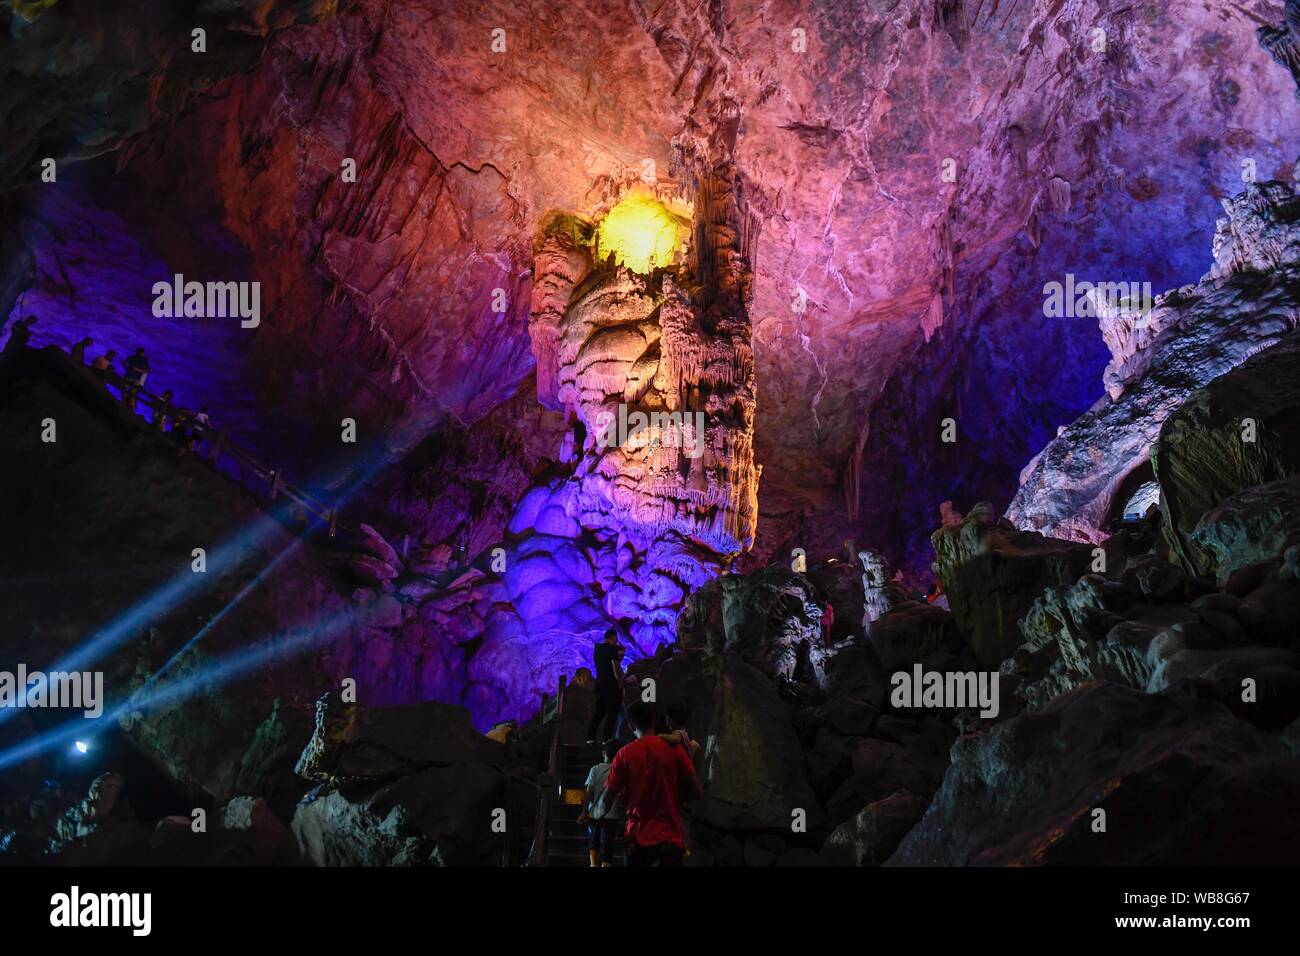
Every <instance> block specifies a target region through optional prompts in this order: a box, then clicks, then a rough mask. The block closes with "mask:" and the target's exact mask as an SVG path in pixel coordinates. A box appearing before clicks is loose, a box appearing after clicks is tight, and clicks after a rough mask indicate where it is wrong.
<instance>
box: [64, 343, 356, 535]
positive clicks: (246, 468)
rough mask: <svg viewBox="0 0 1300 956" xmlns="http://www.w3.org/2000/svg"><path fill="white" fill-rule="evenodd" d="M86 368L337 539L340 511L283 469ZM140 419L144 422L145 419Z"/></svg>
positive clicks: (125, 383) (107, 372)
mask: <svg viewBox="0 0 1300 956" xmlns="http://www.w3.org/2000/svg"><path fill="white" fill-rule="evenodd" d="M83 368H84V369H85V370H86V371H87V372H88V373H89V374H91V375H94V376H96V377H97V378H98V379H99V380H100V382H101V383H102V384H103V385H105V386H108V385H113V386H115V387H116V388H117V389H118V391H119V392H121V399H120V400H121V401H122V403H123V404H126V405H128V406H129V407H130V408H131V410H132V411H134V410H135V406H136V405H137V404H138V405H143V406H144V407H145V408H148V409H150V410H151V411H152V412H153V420H154V421H155V422H156V421H158V418H159V416H160V415H162V416H166V417H167V418H168V419H169V421H170V423H171V426H172V429H173V434H174V433H175V429H176V426H177V425H178V424H180V423H184V427H185V428H186V429H187V430H188V431H189V432H190V434H191V435H192V436H193V437H192V439H190V440H194V441H199V442H201V441H203V440H204V439H207V440H208V441H209V442H210V447H209V448H208V450H207V451H206V452H203V453H201V456H202V457H204V458H206V459H207V460H208V461H210V462H212V464H213V465H214V466H216V465H219V464H220V462H221V460H222V459H223V458H225V459H229V460H231V461H233V462H234V463H235V464H236V465H237V467H238V470H239V476H240V483H241V484H245V486H247V484H248V482H247V477H248V476H250V475H251V476H252V477H254V478H256V479H257V480H258V481H259V482H261V483H262V484H264V485H265V486H266V494H267V496H268V497H269V498H270V500H271V501H275V500H277V499H278V498H279V497H280V496H281V495H284V496H285V497H286V498H288V499H290V500H291V501H293V503H294V504H296V505H297V506H298V507H299V508H301V509H302V510H303V512H305V513H306V514H307V515H310V516H312V517H315V518H317V519H319V520H320V521H321V522H322V523H324V524H327V525H329V536H330V537H331V538H334V537H336V536H337V535H338V532H339V528H340V524H339V512H338V508H336V507H331V506H330V505H329V504H327V503H326V502H324V501H322V500H321V499H319V498H317V497H316V496H315V495H313V494H311V493H310V492H309V491H306V490H305V489H303V488H300V487H298V486H297V485H295V484H292V483H291V482H288V481H286V480H285V478H284V470H283V469H281V468H272V467H270V466H269V465H266V464H264V463H262V462H261V461H259V460H258V459H257V458H255V457H254V456H253V454H252V453H251V452H249V451H247V450H246V449H244V448H241V447H240V446H239V445H237V444H235V443H234V442H233V441H231V439H230V436H229V434H228V433H227V432H225V431H218V430H216V429H214V428H212V427H211V426H210V425H205V424H203V423H202V422H200V421H198V420H196V419H195V418H194V417H193V412H192V411H191V410H190V409H187V408H184V407H182V406H180V405H176V404H174V403H172V402H167V401H164V400H163V399H162V398H161V397H160V396H158V395H155V394H153V393H152V392H149V391H147V390H146V389H145V388H144V387H143V386H141V385H137V384H135V383H134V382H132V381H131V380H130V379H128V378H125V377H124V376H122V375H118V374H117V373H116V372H114V371H113V370H112V369H95V368H91V367H89V366H83ZM140 417H141V418H143V416H140ZM252 490H254V491H256V490H258V489H256V488H254V489H252ZM346 530H347V531H349V532H350V533H352V534H353V535H356V534H358V533H359V532H358V531H356V530H355V529H352V528H347V529H346Z"/></svg>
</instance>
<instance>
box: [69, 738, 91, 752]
mask: <svg viewBox="0 0 1300 956" xmlns="http://www.w3.org/2000/svg"><path fill="white" fill-rule="evenodd" d="M72 749H73V750H75V751H76V752H77V753H79V754H84V753H89V752H90V744H88V743H86V742H85V741H84V740H78V741H77V742H76V743H74V744H73V745H72Z"/></svg>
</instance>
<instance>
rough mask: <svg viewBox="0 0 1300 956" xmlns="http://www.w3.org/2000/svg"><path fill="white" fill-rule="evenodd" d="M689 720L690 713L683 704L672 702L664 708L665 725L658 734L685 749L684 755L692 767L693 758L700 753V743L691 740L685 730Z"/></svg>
mask: <svg viewBox="0 0 1300 956" xmlns="http://www.w3.org/2000/svg"><path fill="white" fill-rule="evenodd" d="M690 719H691V712H690V710H689V709H688V708H687V707H686V705H685V704H682V703H680V702H676V701H674V702H673V703H670V704H668V705H667V706H665V707H664V723H665V724H666V725H667V726H666V727H665V728H664V730H663V731H662V732H661V733H660V734H659V736H660V737H661V738H663V739H664V740H666V741H667V742H668V743H670V744H673V745H674V746H681V747H685V748H686V754H687V756H689V757H690V758H691V764H692V766H694V763H695V757H696V756H697V755H698V754H699V752H700V742H699V741H698V740H692V739H691V735H690V734H689V733H688V732H687V730H686V722H687V721H688V720H690Z"/></svg>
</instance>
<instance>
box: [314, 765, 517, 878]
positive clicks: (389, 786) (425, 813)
mask: <svg viewBox="0 0 1300 956" xmlns="http://www.w3.org/2000/svg"><path fill="white" fill-rule="evenodd" d="M504 780H505V778H504V777H503V775H502V774H501V773H500V772H498V771H496V770H494V769H492V768H490V767H487V766H484V765H481V764H473V765H462V766H451V767H435V768H432V769H429V770H423V771H421V772H419V773H413V774H409V775H407V776H403V777H400V778H398V779H397V780H393V781H390V782H387V783H378V782H375V781H365V782H362V783H352V784H344V785H342V786H340V787H339V788H338V789H335V790H330V791H322V792H320V793H315V794H311V795H309V796H308V798H307V799H305V800H304V801H303V802H302V803H301V804H300V805H299V806H298V810H297V812H296V813H294V816H293V825H292V831H293V835H294V837H295V839H296V840H297V842H298V847H299V850H300V852H301V853H302V857H303V859H304V860H305V861H306V862H307V863H309V864H311V865H314V866H493V865H500V863H501V861H502V859H503V854H504V852H505V844H504V840H505V834H500V833H494V832H493V828H492V827H493V819H494V810H496V809H497V808H503V807H505V803H504V800H505V793H504V789H503V781H504ZM510 823H511V821H507V825H509V824H510Z"/></svg>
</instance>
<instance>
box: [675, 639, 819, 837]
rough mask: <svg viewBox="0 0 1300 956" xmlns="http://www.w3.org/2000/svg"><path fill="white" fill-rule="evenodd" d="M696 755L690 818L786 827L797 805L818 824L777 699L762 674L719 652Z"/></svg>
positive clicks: (740, 826)
mask: <svg viewBox="0 0 1300 956" xmlns="http://www.w3.org/2000/svg"><path fill="white" fill-rule="evenodd" d="M713 713H714V717H713V724H712V726H711V727H710V729H709V733H708V736H707V737H706V738H704V739H706V741H707V743H706V745H705V748H704V754H703V757H702V761H701V782H702V783H703V784H704V797H703V799H702V800H700V801H699V802H698V803H697V804H696V805H695V806H694V807H693V809H692V816H693V819H695V820H699V821H700V822H702V823H705V824H707V825H710V826H714V827H721V828H726V829H735V830H747V829H780V830H788V829H789V827H790V823H791V821H792V820H793V819H794V816H793V814H794V811H796V810H803V811H804V812H805V813H806V816H807V825H808V829H809V830H815V829H817V828H818V827H819V826H822V825H824V824H825V814H824V812H823V810H822V807H821V804H820V802H819V801H818V799H817V796H816V794H815V793H814V792H813V789H812V786H811V785H810V784H809V782H808V777H807V774H806V771H805V770H804V761H803V752H802V750H801V748H800V747H799V739H798V737H797V736H796V735H795V732H794V728H793V727H792V726H791V724H790V718H789V716H788V713H787V708H786V706H785V704H783V703H782V701H781V699H780V696H779V695H778V694H777V692H776V688H775V687H773V686H772V682H771V680H770V679H769V678H767V677H765V676H764V675H762V674H761V673H759V672H758V671H756V670H754V669H753V668H752V667H750V666H749V665H747V664H745V663H744V662H743V661H742V660H740V658H738V657H737V656H736V655H735V654H733V653H730V652H728V653H725V654H724V655H723V659H722V666H721V670H720V673H719V677H718V684H717V697H716V702H715V704H714V708H713Z"/></svg>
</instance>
